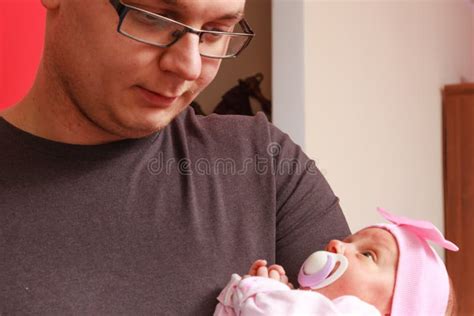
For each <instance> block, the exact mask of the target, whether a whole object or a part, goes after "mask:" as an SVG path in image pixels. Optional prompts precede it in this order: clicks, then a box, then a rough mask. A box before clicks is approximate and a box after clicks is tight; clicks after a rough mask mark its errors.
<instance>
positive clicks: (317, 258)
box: [298, 250, 349, 290]
mask: <svg viewBox="0 0 474 316" xmlns="http://www.w3.org/2000/svg"><path fill="white" fill-rule="evenodd" d="M338 262H339V266H337V267H336V264H337V263H338ZM348 266H349V261H348V260H347V258H346V257H345V256H344V255H342V254H339V253H333V252H328V251H323V250H321V251H316V252H314V253H313V254H311V255H310V256H309V257H308V258H307V259H306V260H305V262H304V263H303V265H302V266H301V269H300V273H299V274H298V283H299V284H300V286H302V287H309V288H311V289H313V290H317V289H320V288H323V287H325V286H328V285H329V284H331V283H333V282H334V281H336V280H337V279H339V277H341V275H342V274H343V273H344V272H345V271H346V269H347V267H348Z"/></svg>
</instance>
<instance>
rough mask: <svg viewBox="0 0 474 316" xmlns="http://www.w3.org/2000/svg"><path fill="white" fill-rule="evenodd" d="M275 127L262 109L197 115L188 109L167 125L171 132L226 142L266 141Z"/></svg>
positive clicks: (193, 137) (192, 137)
mask: <svg viewBox="0 0 474 316" xmlns="http://www.w3.org/2000/svg"><path fill="white" fill-rule="evenodd" d="M275 130H277V128H276V127H275V126H273V125H272V124H271V123H270V122H269V121H268V119H267V118H266V116H265V115H264V114H263V113H260V112H259V113H257V115H255V116H245V115H219V114H211V115H208V116H203V115H197V114H195V113H194V110H193V109H191V108H190V109H187V110H186V111H185V112H184V113H182V114H181V115H180V116H179V117H178V118H177V119H176V120H175V121H174V122H173V123H172V124H171V126H170V132H171V133H172V134H182V133H184V134H185V136H186V137H187V138H188V139H189V138H191V139H201V140H202V139H208V140H210V141H217V142H225V143H227V144H230V143H234V142H239V143H240V142H242V141H245V142H248V141H251V142H257V143H260V142H268V141H270V139H271V135H272V134H273V133H274V132H275Z"/></svg>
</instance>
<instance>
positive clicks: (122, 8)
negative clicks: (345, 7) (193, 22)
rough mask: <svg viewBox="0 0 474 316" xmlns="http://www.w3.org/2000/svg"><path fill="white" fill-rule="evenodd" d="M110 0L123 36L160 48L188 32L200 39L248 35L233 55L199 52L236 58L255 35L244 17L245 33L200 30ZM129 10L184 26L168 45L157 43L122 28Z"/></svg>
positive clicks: (170, 44) (117, 0)
mask: <svg viewBox="0 0 474 316" xmlns="http://www.w3.org/2000/svg"><path fill="white" fill-rule="evenodd" d="M109 2H110V3H111V4H112V6H113V7H114V9H115V11H117V14H118V16H119V23H118V26H117V32H118V33H120V34H122V35H123V36H126V37H128V38H131V39H133V40H135V41H138V42H141V43H144V44H148V45H152V46H156V47H160V48H168V47H171V46H172V45H174V44H175V43H176V42H177V41H179V40H180V39H181V38H182V37H183V36H184V35H186V33H191V34H196V35H198V36H199V40H201V37H202V35H203V34H217V35H234V36H245V37H247V39H246V41H245V42H244V44H243V45H242V47H241V48H240V49H239V50H238V51H237V52H236V53H234V54H232V55H228V56H222V57H221V56H212V55H206V54H202V53H201V52H199V54H200V55H201V56H203V57H207V58H215V59H228V58H236V57H237V56H238V55H239V54H240V53H241V52H242V51H243V50H244V49H245V48H246V47H247V46H248V45H249V44H250V42H251V41H252V38H253V37H254V36H255V33H254V32H253V30H252V28H251V27H250V25H249V24H248V23H247V21H245V19H242V20H240V21H239V25H240V26H241V27H242V29H243V30H244V32H245V33H234V32H222V31H205V30H200V29H196V28H193V27H191V26H189V25H186V24H183V23H181V22H178V21H175V20H173V19H170V18H167V17H164V16H162V15H159V14H157V13H153V12H150V11H147V10H144V9H142V8H139V7H136V6H133V5H129V4H126V3H123V2H122V1H121V0H110V1H109ZM129 10H137V11H140V12H143V13H146V14H150V15H151V16H154V17H157V18H159V19H163V20H165V21H168V22H170V23H173V24H176V25H179V26H181V27H182V28H183V30H182V31H181V33H180V34H179V36H176V38H175V39H174V40H173V41H172V42H171V43H169V44H166V45H165V44H156V43H152V42H148V41H146V40H143V39H140V38H137V37H134V36H132V35H130V34H128V33H126V32H123V31H122V29H121V28H122V23H123V21H124V19H125V16H126V15H127V12H128V11H129Z"/></svg>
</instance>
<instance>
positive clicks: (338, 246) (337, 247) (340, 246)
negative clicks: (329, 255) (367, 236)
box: [326, 239, 346, 254]
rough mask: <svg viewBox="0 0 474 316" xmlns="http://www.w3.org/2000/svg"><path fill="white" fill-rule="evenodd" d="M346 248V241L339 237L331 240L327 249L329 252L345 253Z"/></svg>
mask: <svg viewBox="0 0 474 316" xmlns="http://www.w3.org/2000/svg"><path fill="white" fill-rule="evenodd" d="M345 250H346V246H345V243H344V242H342V241H340V240H337V239H333V240H331V241H330V242H329V243H328V245H327V246H326V251H329V252H334V253H340V254H344V251H345Z"/></svg>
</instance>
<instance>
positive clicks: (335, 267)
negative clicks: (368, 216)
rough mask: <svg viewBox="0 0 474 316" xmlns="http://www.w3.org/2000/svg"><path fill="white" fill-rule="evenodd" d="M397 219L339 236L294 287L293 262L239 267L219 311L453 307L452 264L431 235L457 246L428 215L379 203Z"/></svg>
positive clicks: (402, 313) (446, 310) (402, 312)
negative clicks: (289, 266) (414, 215)
mask: <svg viewBox="0 0 474 316" xmlns="http://www.w3.org/2000/svg"><path fill="white" fill-rule="evenodd" d="M378 210H379V212H380V213H381V214H382V216H383V217H385V218H386V219H387V220H388V221H390V222H391V224H378V225H374V226H369V227H367V228H365V229H362V230H360V231H359V232H357V233H355V234H354V235H351V236H349V237H347V238H346V239H345V240H344V241H338V240H332V241H330V242H329V243H328V245H327V247H326V251H318V252H315V253H314V254H312V255H311V256H309V257H308V259H306V261H305V262H304V263H303V265H302V267H301V270H300V274H299V276H298V282H299V283H300V286H301V287H300V289H298V290H294V289H293V285H292V284H291V283H290V282H288V278H287V277H286V275H285V270H284V269H283V267H281V266H279V265H272V266H270V267H267V266H266V261H265V260H257V261H256V262H254V264H253V265H252V266H251V267H250V270H249V273H248V275H246V276H244V278H241V277H240V276H239V275H237V274H233V275H232V278H231V280H230V282H229V283H228V284H227V286H226V287H225V288H224V289H223V290H222V292H221V293H220V295H219V297H218V300H219V304H218V305H217V307H216V310H215V312H214V316H225V315H249V316H250V315H387V314H390V315H393V316H411V315H413V316H424V315H427V316H428V315H429V316H437V315H440V316H441V315H446V314H448V315H450V314H451V312H452V311H451V310H452V309H453V306H452V305H453V302H452V301H453V299H452V298H453V297H452V292H451V290H450V288H451V287H450V281H449V277H448V273H447V271H446V267H445V265H444V263H443V261H442V260H441V259H440V258H439V256H438V255H437V253H436V252H435V251H434V250H433V248H431V246H430V245H429V244H428V242H427V241H428V240H430V241H432V242H434V243H436V244H438V245H440V246H442V247H444V248H445V249H448V250H452V251H457V250H458V247H457V246H456V245H454V244H453V243H452V242H450V241H448V240H446V239H445V238H444V237H443V235H442V234H441V233H440V232H439V230H438V229H437V228H436V227H435V226H434V225H433V224H431V223H429V222H426V221H418V220H412V219H409V218H406V217H401V216H395V215H393V214H390V213H389V212H387V211H385V210H382V209H378Z"/></svg>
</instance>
